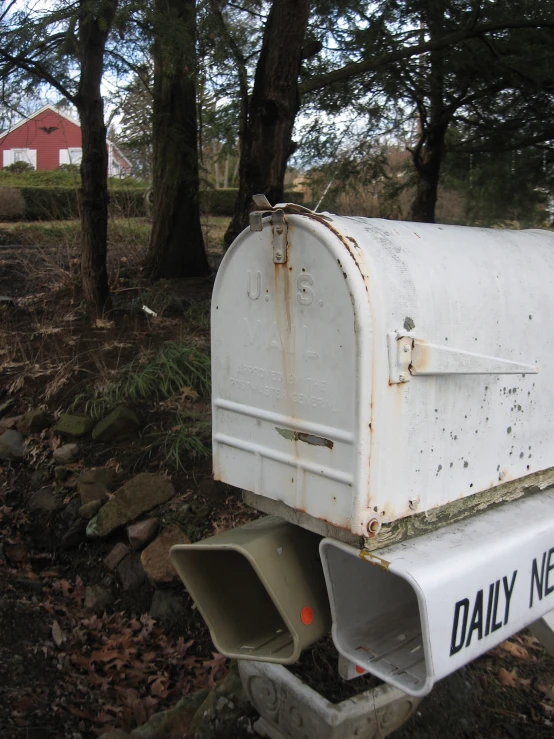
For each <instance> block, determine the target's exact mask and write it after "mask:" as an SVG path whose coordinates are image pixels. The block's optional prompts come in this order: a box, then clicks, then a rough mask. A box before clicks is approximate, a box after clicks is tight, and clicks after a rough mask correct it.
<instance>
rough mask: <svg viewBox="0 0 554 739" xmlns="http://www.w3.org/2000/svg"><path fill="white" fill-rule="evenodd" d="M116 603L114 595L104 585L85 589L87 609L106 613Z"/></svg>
mask: <svg viewBox="0 0 554 739" xmlns="http://www.w3.org/2000/svg"><path fill="white" fill-rule="evenodd" d="M113 601H114V597H113V595H112V593H111V592H110V591H109V590H108V589H107V588H104V587H102V585H89V586H88V587H86V588H85V608H88V609H89V610H91V611H95V612H96V613H99V612H102V611H105V610H106V608H108V607H109V606H111V604H112V603H113Z"/></svg>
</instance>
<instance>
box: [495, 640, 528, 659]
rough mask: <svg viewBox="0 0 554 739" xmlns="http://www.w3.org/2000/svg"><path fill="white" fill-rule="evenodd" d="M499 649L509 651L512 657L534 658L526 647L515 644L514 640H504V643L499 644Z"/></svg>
mask: <svg viewBox="0 0 554 739" xmlns="http://www.w3.org/2000/svg"><path fill="white" fill-rule="evenodd" d="M498 649H502V651H503V652H507V653H508V654H509V655H510V656H511V657H515V658H516V659H532V657H531V655H530V654H529V652H528V651H527V650H526V649H525V647H522V646H520V645H519V644H514V642H513V641H503V642H502V644H499V645H498Z"/></svg>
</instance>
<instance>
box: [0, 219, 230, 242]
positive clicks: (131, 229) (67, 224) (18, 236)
mask: <svg viewBox="0 0 554 739" xmlns="http://www.w3.org/2000/svg"><path fill="white" fill-rule="evenodd" d="M228 224H229V218H228V217H223V216H210V215H205V216H203V217H202V227H203V231H204V238H205V242H206V248H207V249H218V248H219V247H220V246H221V244H222V243H223V235H224V233H225V230H226V228H227V226H228ZM150 230H151V223H150V221H149V220H148V219H147V218H110V221H109V224H108V250H109V249H113V248H114V247H116V246H119V247H126V246H129V245H132V246H134V247H140V248H142V249H146V248H147V247H148V243H149V241H150ZM80 239H81V223H80V221H78V220H74V221H35V222H30V223H8V222H6V223H0V245H3V244H9V245H12V244H13V245H21V246H30V245H31V246H48V247H51V246H60V245H64V246H70V247H72V248H73V247H74V248H77V247H78V246H79V243H80Z"/></svg>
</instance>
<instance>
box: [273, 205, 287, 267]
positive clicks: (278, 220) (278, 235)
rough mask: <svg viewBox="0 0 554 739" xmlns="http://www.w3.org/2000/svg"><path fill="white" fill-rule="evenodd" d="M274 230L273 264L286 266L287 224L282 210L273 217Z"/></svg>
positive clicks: (277, 211)
mask: <svg viewBox="0 0 554 739" xmlns="http://www.w3.org/2000/svg"><path fill="white" fill-rule="evenodd" d="M271 226H272V228H273V263H274V264H285V262H286V261H287V222H286V220H285V214H284V213H283V211H282V210H276V211H275V212H274V213H273V214H272V216H271Z"/></svg>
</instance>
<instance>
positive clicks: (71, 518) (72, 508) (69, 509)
mask: <svg viewBox="0 0 554 739" xmlns="http://www.w3.org/2000/svg"><path fill="white" fill-rule="evenodd" d="M80 508H81V504H80V502H79V498H72V499H71V500H70V501H69V503H68V504H67V505H66V507H65V508H64V509H63V511H62V512H61V514H60V518H61V519H62V521H63V522H64V523H65V525H66V526H71V524H72V523H74V522H75V521H76V520H77V519H78V518H79V509H80Z"/></svg>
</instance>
